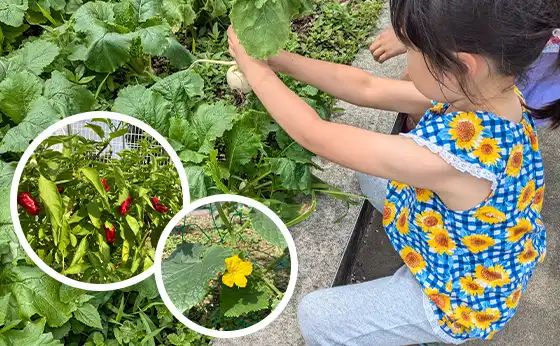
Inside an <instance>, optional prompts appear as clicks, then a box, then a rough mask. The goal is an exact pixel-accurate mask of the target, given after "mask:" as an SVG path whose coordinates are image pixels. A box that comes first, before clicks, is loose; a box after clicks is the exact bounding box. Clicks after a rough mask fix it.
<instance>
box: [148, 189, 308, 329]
mask: <svg viewBox="0 0 560 346" xmlns="http://www.w3.org/2000/svg"><path fill="white" fill-rule="evenodd" d="M296 277H297V258H296V253H295V245H294V242H293V240H292V238H291V236H290V234H289V232H288V230H287V228H286V226H285V225H284V224H283V223H282V221H281V220H280V218H279V217H278V216H277V215H276V214H274V212H272V211H271V210H270V209H268V208H267V207H265V206H264V205H262V204H261V203H259V202H257V201H254V200H252V199H249V198H245V197H240V196H233V195H218V196H211V197H207V198H203V199H201V200H198V201H196V202H195V203H193V204H191V205H190V206H189V207H188V208H187V209H185V210H183V211H181V212H180V213H179V214H178V215H177V216H175V217H174V218H173V220H171V223H170V224H169V225H168V226H167V227H166V229H165V230H164V233H163V235H162V237H161V239H160V242H159V243H158V247H157V250H156V283H157V285H158V289H159V291H160V295H161V296H162V299H163V301H164V302H165V303H166V305H167V307H168V308H169V309H170V311H171V312H172V313H173V314H174V315H175V317H176V318H177V319H179V320H180V321H181V322H183V323H184V324H186V325H187V327H189V328H191V329H194V330H195V331H197V332H199V333H201V334H206V335H210V336H213V337H236V336H242V335H247V334H250V333H253V332H255V331H257V330H259V329H261V328H263V327H265V326H266V325H267V324H269V323H270V322H271V321H272V320H274V319H275V318H276V317H277V316H278V315H279V314H280V313H281V312H282V310H283V309H284V308H285V306H286V304H287V303H288V300H289V299H290V297H291V295H292V293H293V290H294V287H295V281H296Z"/></svg>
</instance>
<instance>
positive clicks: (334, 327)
mask: <svg viewBox="0 0 560 346" xmlns="http://www.w3.org/2000/svg"><path fill="white" fill-rule="evenodd" d="M424 297H425V295H424V292H423V291H422V288H421V286H420V284H419V283H418V282H417V281H416V278H415V277H414V276H413V275H412V273H411V272H410V270H409V269H408V268H407V267H406V266H403V267H401V268H400V269H399V270H397V272H396V273H395V274H394V275H393V276H390V277H385V278H381V279H377V280H373V281H369V282H365V283H361V284H354V285H348V286H340V287H334V288H329V289H323V290H319V291H315V292H312V293H310V294H308V295H306V296H304V297H303V299H302V301H301V302H300V304H299V310H298V320H299V326H300V329H301V333H302V335H303V337H304V338H305V341H306V342H307V344H308V345H310V346H331V345H332V346H334V345H337V346H338V345H345V346H346V345H348V346H389V345H412V344H418V343H439V344H443V343H444V342H443V341H442V340H441V339H440V338H439V337H437V336H436V334H435V333H434V331H433V329H432V325H431V323H430V320H429V318H428V314H427V313H426V311H425V310H424Z"/></svg>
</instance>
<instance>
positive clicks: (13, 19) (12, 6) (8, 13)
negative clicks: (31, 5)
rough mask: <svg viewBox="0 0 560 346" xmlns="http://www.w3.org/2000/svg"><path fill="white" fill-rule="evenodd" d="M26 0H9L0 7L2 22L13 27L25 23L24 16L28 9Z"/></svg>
mask: <svg viewBox="0 0 560 346" xmlns="http://www.w3.org/2000/svg"><path fill="white" fill-rule="evenodd" d="M27 8H28V4H27V1H26V0H7V1H5V2H4V3H3V4H2V8H1V9H0V22H2V23H4V24H8V25H10V26H13V27H20V26H21V25H22V24H23V17H24V15H25V11H27Z"/></svg>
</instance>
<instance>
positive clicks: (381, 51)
mask: <svg viewBox="0 0 560 346" xmlns="http://www.w3.org/2000/svg"><path fill="white" fill-rule="evenodd" d="M371 54H373V57H374V58H375V60H377V61H379V58H380V57H381V56H382V55H383V54H385V48H382V47H379V48H377V49H376V50H375V51H373V52H372V53H371Z"/></svg>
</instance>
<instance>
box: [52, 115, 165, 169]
mask: <svg viewBox="0 0 560 346" xmlns="http://www.w3.org/2000/svg"><path fill="white" fill-rule="evenodd" d="M107 120H109V121H110V122H111V123H112V126H113V129H115V128H122V127H123V126H124V127H127V128H128V132H127V133H126V134H124V135H123V136H119V137H116V138H113V139H112V140H111V141H110V142H109V144H108V145H107V147H106V148H105V149H104V150H103V151H102V152H101V153H100V154H99V155H96V157H95V159H97V160H99V161H101V162H105V163H106V162H109V161H110V160H111V159H119V158H120V156H119V153H120V152H122V151H124V150H135V149H139V148H140V141H141V140H142V139H143V138H146V137H148V138H152V137H151V136H150V135H149V134H148V133H146V132H145V131H144V130H142V129H141V128H139V127H137V126H135V125H132V124H128V123H123V122H121V121H119V120H115V119H107ZM88 124H95V125H97V126H99V127H101V128H102V129H103V131H104V133H105V135H106V136H107V135H108V134H110V133H111V132H112V131H113V130H112V129H111V127H110V126H109V125H108V124H106V123H103V122H93V121H91V120H81V121H77V122H74V123H72V124H69V125H66V126H64V127H62V128H60V129H58V130H57V131H55V132H54V133H53V134H52V136H66V135H78V136H81V137H84V138H85V139H88V140H93V141H101V140H103V139H104V138H101V137H100V136H99V135H98V134H97V133H96V132H95V131H94V130H93V129H91V128H90V127H87V126H86V125H88ZM150 146H151V148H158V149H160V150H159V151H157V152H156V154H155V155H156V156H158V157H162V158H163V159H162V160H158V164H159V165H160V166H164V165H167V164H169V162H170V159H169V156H168V155H167V152H166V151H165V149H163V147H162V146H161V145H160V144H159V143H158V142H157V141H156V140H152V141H151V143H150ZM53 149H55V150H58V151H62V144H57V145H56V146H54V147H53ZM148 160H149V159H148V158H147V159H146V162H144V163H145V164H146V163H147V162H148Z"/></svg>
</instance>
